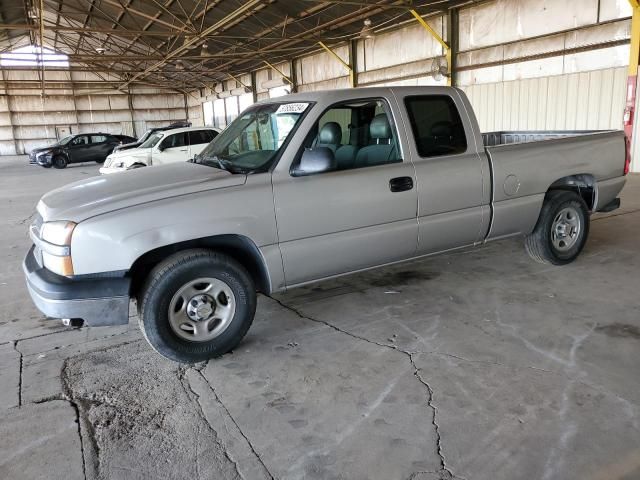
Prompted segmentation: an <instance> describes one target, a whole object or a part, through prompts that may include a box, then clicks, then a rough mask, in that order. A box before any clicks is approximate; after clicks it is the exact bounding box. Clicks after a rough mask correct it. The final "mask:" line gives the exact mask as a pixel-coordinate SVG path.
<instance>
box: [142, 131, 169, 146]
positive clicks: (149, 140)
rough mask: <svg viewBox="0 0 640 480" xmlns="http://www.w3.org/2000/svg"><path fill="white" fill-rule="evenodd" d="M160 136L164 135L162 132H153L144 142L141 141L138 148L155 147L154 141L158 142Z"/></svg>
mask: <svg viewBox="0 0 640 480" xmlns="http://www.w3.org/2000/svg"><path fill="white" fill-rule="evenodd" d="M162 137H164V133H154V134H153V135H151V136H150V137H149V138H147V139H146V140H145V141H144V142H142V143H141V144H140V147H139V148H152V147H155V146H156V143H158V142H159V141H160V139H161V138H162Z"/></svg>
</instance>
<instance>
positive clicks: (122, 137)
mask: <svg viewBox="0 0 640 480" xmlns="http://www.w3.org/2000/svg"><path fill="white" fill-rule="evenodd" d="M114 137H116V138H117V139H118V140H119V141H120V143H119V144H118V145H116V146H115V147H114V150H115V149H116V148H119V147H122V146H123V145H128V144H130V143H131V142H137V141H138V139H137V138H135V137H130V136H129V135H114Z"/></svg>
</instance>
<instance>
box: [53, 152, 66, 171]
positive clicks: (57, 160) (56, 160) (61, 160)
mask: <svg viewBox="0 0 640 480" xmlns="http://www.w3.org/2000/svg"><path fill="white" fill-rule="evenodd" d="M52 162H53V167H54V168H66V167H67V164H68V163H69V162H67V159H66V158H65V157H63V156H62V155H58V156H56V157H53V160H52Z"/></svg>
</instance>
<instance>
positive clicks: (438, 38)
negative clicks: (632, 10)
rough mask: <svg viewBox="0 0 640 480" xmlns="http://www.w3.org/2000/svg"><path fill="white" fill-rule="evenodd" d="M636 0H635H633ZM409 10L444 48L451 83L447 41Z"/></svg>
mask: <svg viewBox="0 0 640 480" xmlns="http://www.w3.org/2000/svg"><path fill="white" fill-rule="evenodd" d="M634 1H637V0H634ZM409 12H411V15H413V16H414V17H415V18H416V20H417V21H418V22H419V23H420V25H422V26H423V27H424V29H425V30H426V31H427V32H429V33H430V34H431V35H432V36H433V38H435V39H436V40H437V41H438V43H439V44H440V45H442V48H444V54H445V57H446V59H447V68H448V69H449V75H447V85H451V47H450V46H449V45H448V44H447V42H445V41H444V40H443V39H442V37H441V36H440V35H439V34H438V32H436V31H435V30H434V29H433V28H431V25H429V24H428V23H427V22H426V21H425V20H424V18H422V17H421V16H420V14H419V13H418V12H416V11H415V10H409Z"/></svg>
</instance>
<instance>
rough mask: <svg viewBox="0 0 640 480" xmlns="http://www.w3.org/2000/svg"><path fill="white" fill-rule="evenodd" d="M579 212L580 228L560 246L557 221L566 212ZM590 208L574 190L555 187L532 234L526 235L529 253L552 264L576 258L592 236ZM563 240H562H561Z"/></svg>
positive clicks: (546, 198) (560, 263) (549, 194)
mask: <svg viewBox="0 0 640 480" xmlns="http://www.w3.org/2000/svg"><path fill="white" fill-rule="evenodd" d="M566 209H569V211H570V212H575V214H576V220H577V221H579V226H580V227H579V231H578V233H577V234H576V235H575V239H574V240H571V242H572V243H571V244H570V245H569V244H568V243H567V242H565V245H564V246H562V245H561V246H562V248H560V247H559V246H557V245H556V244H555V243H554V240H553V238H554V235H553V234H554V223H555V222H556V219H557V218H558V216H559V215H561V214H562V212H566V211H567V210H566ZM589 220H590V218H589V209H588V207H587V204H586V203H585V201H584V200H583V199H582V197H581V196H580V195H578V194H576V193H574V192H570V191H564V190H554V191H551V192H549V193H547V195H546V197H545V200H544V203H543V205H542V210H541V211H540V217H539V218H538V223H537V224H536V227H535V228H534V230H533V232H532V233H531V235H528V236H527V237H526V238H525V248H526V249H527V253H529V255H530V256H531V258H533V259H534V260H535V261H537V262H540V263H546V264H550V265H566V264H567V263H571V262H573V261H574V260H575V259H576V258H577V257H578V255H580V252H581V251H582V249H583V248H584V245H585V243H586V242H587V237H588V236H589ZM559 243H560V244H562V243H563V242H562V240H559Z"/></svg>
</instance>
